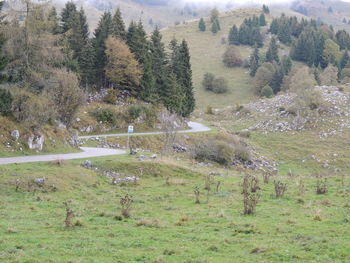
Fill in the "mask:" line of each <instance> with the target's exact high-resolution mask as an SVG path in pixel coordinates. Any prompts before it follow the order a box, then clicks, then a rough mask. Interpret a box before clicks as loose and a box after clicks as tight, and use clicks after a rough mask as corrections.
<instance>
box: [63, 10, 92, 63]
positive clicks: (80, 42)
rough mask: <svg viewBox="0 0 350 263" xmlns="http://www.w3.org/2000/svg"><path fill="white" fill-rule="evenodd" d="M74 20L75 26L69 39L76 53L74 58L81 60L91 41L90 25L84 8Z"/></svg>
mask: <svg viewBox="0 0 350 263" xmlns="http://www.w3.org/2000/svg"><path fill="white" fill-rule="evenodd" d="M73 19H74V24H73V27H72V28H71V31H70V34H69V35H68V38H69V44H70V48H71V49H72V50H73V51H74V58H77V59H78V60H79V57H80V53H81V51H82V49H83V48H84V46H85V45H86V44H87V42H88V40H89V25H88V24H87V19H86V16H85V12H84V9H83V8H81V9H80V11H79V12H78V13H76V14H75V17H74V18H73Z"/></svg>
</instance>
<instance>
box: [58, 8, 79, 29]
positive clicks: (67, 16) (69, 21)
mask: <svg viewBox="0 0 350 263" xmlns="http://www.w3.org/2000/svg"><path fill="white" fill-rule="evenodd" d="M77 13H78V11H77V6H76V4H75V3H74V2H73V1H69V2H67V3H66V5H65V7H64V8H63V9H62V12H61V27H62V29H61V32H62V33H66V32H67V31H68V30H70V29H71V28H73V25H74V23H75V22H76V20H75V19H76V14H77Z"/></svg>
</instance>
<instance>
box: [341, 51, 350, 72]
mask: <svg viewBox="0 0 350 263" xmlns="http://www.w3.org/2000/svg"><path fill="white" fill-rule="evenodd" d="M349 60H350V56H349V52H348V50H345V51H344V53H343V55H342V57H341V59H340V62H339V66H340V69H344V68H346V67H348V66H349Z"/></svg>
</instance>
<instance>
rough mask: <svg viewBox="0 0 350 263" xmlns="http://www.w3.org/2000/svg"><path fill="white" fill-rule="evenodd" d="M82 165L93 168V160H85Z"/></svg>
mask: <svg viewBox="0 0 350 263" xmlns="http://www.w3.org/2000/svg"><path fill="white" fill-rule="evenodd" d="M81 166H82V167H84V168H86V169H92V168H93V166H92V162H91V161H90V160H85V161H84V162H82V163H81Z"/></svg>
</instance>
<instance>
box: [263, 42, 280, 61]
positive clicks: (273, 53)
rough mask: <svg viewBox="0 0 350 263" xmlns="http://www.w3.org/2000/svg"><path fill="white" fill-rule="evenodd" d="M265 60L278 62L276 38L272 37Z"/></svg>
mask: <svg viewBox="0 0 350 263" xmlns="http://www.w3.org/2000/svg"><path fill="white" fill-rule="evenodd" d="M266 61H267V62H274V61H275V62H277V63H278V62H279V61H280V60H279V57H278V46H277V41H276V38H274V37H273V38H272V39H271V42H270V45H269V48H268V50H267V52H266Z"/></svg>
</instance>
